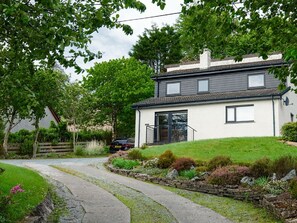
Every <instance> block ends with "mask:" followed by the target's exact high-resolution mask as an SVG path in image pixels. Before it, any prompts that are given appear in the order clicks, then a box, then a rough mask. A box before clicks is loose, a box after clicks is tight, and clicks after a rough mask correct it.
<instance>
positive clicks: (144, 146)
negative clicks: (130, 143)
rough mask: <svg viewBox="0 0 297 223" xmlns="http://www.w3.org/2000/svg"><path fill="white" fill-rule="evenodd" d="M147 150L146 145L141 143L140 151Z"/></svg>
mask: <svg viewBox="0 0 297 223" xmlns="http://www.w3.org/2000/svg"><path fill="white" fill-rule="evenodd" d="M147 148H148V145H147V144H145V143H143V144H142V145H141V147H140V149H147Z"/></svg>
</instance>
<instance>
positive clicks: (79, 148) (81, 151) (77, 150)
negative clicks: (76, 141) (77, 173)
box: [74, 146, 85, 156]
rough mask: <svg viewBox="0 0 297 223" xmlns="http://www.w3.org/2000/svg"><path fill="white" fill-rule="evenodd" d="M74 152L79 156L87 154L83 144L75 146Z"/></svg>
mask: <svg viewBox="0 0 297 223" xmlns="http://www.w3.org/2000/svg"><path fill="white" fill-rule="evenodd" d="M74 154H75V155H77V156H83V155H85V153H84V149H83V147H82V146H75V148H74Z"/></svg>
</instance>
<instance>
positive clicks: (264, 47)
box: [178, 0, 297, 86]
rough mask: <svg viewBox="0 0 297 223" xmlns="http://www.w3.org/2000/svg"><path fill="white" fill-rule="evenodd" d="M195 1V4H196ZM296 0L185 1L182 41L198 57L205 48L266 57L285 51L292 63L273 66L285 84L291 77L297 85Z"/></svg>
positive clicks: (238, 55)
mask: <svg viewBox="0 0 297 223" xmlns="http://www.w3.org/2000/svg"><path fill="white" fill-rule="evenodd" d="M193 2H195V4H193ZM295 5H296V2H295V1H292V0H289V1H288V0H280V1H278V0H272V1H269V2H268V1H260V2H259V1H254V0H246V1H244V2H241V3H240V4H237V3H234V2H233V1H207V0H201V1H193V0H190V1H185V5H184V7H183V10H182V15H181V18H180V21H179V25H178V26H179V29H180V33H181V44H182V46H183V47H184V48H183V49H184V51H185V53H186V55H187V56H188V58H191V59H192V58H197V56H198V54H199V53H201V52H202V50H203V49H204V48H208V49H210V50H211V51H212V52H213V55H214V56H215V57H216V58H221V57H226V56H235V59H236V60H241V59H242V56H243V55H245V54H250V53H258V54H259V55H260V56H261V57H262V58H263V59H266V58H267V56H268V54H269V53H271V52H281V53H282V54H283V59H284V60H285V61H287V62H290V63H291V66H290V69H288V66H285V67H283V68H281V69H273V70H272V71H273V72H274V75H275V76H277V77H278V78H279V79H280V80H281V82H282V83H283V86H284V85H285V81H286V78H287V77H290V79H291V83H293V84H295V85H296V86H297V72H296V71H297V62H296V61H297V60H296V59H297V48H296V41H297V35H296V33H297V26H296V25H295V21H296V16H297V15H296V10H295Z"/></svg>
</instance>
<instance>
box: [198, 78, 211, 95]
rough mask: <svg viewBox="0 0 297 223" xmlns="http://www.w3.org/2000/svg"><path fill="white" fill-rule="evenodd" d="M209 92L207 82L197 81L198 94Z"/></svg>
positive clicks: (206, 80) (205, 80)
mask: <svg viewBox="0 0 297 223" xmlns="http://www.w3.org/2000/svg"><path fill="white" fill-rule="evenodd" d="M206 92H209V80H208V79H204V80H198V93H206Z"/></svg>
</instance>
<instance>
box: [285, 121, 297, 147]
mask: <svg viewBox="0 0 297 223" xmlns="http://www.w3.org/2000/svg"><path fill="white" fill-rule="evenodd" d="M281 134H282V136H283V139H284V140H287V141H293V142H297V122H289V123H286V124H284V125H283V127H282V129H281Z"/></svg>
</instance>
